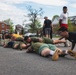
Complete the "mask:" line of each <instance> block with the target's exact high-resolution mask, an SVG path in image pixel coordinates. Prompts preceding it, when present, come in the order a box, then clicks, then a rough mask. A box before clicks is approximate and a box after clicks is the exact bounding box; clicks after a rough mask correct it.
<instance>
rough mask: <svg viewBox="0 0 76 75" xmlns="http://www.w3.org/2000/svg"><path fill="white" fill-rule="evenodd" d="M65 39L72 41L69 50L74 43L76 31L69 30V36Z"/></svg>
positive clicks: (75, 42) (75, 41)
mask: <svg viewBox="0 0 76 75" xmlns="http://www.w3.org/2000/svg"><path fill="white" fill-rule="evenodd" d="M67 39H68V40H69V41H70V42H72V47H71V50H73V49H74V47H75V44H76V32H69V37H68V38H67Z"/></svg>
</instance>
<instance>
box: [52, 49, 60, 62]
mask: <svg viewBox="0 0 76 75" xmlns="http://www.w3.org/2000/svg"><path fill="white" fill-rule="evenodd" d="M58 59H59V50H56V51H55V53H54V55H53V56H52V60H53V61H57V60H58Z"/></svg>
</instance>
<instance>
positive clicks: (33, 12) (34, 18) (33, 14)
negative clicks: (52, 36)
mask: <svg viewBox="0 0 76 75" xmlns="http://www.w3.org/2000/svg"><path fill="white" fill-rule="evenodd" d="M27 10H28V11H29V13H28V14H27V15H28V17H29V21H31V23H30V24H29V26H30V31H31V32H37V31H38V29H39V28H40V27H41V22H40V21H39V18H40V17H41V16H42V14H43V10H42V8H39V9H38V10H37V9H34V8H32V7H31V6H28V7H27Z"/></svg>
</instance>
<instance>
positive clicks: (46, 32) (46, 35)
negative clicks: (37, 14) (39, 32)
mask: <svg viewBox="0 0 76 75" xmlns="http://www.w3.org/2000/svg"><path fill="white" fill-rule="evenodd" d="M45 37H47V38H49V35H48V29H47V28H45Z"/></svg>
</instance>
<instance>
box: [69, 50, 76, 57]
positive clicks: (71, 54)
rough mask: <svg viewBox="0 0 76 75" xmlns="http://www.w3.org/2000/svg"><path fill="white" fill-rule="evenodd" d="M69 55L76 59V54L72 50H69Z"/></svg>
mask: <svg viewBox="0 0 76 75" xmlns="http://www.w3.org/2000/svg"><path fill="white" fill-rule="evenodd" d="M68 54H69V55H70V56H72V57H74V58H76V52H75V51H72V50H68Z"/></svg>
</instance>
